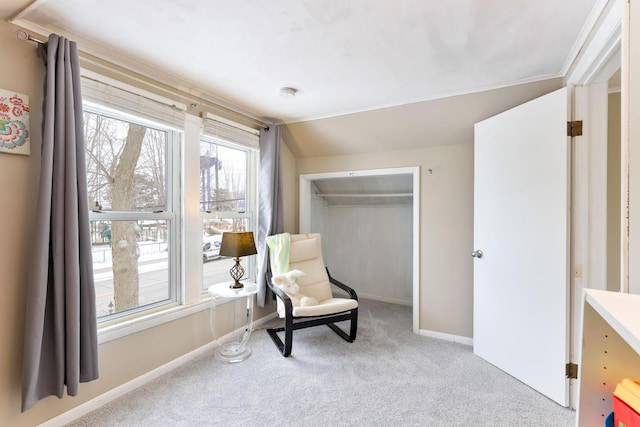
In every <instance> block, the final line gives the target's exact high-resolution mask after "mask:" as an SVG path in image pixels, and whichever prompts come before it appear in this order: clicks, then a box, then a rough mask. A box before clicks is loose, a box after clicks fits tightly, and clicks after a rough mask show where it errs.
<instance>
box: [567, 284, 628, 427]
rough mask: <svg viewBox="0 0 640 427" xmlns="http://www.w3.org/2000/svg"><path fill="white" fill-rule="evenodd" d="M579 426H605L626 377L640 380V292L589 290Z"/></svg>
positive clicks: (583, 334)
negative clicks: (613, 398)
mask: <svg viewBox="0 0 640 427" xmlns="http://www.w3.org/2000/svg"><path fill="white" fill-rule="evenodd" d="M583 307H584V311H583V314H582V325H581V331H582V332H581V334H582V349H581V354H580V363H579V373H578V383H579V386H578V390H579V391H578V393H579V394H578V407H577V417H576V426H578V427H592V426H603V425H604V418H605V416H606V415H607V414H608V413H609V412H611V408H612V403H611V401H612V394H613V391H614V389H615V387H616V385H617V384H618V382H620V381H621V380H622V379H623V378H633V379H636V380H640V295H631V294H622V293H618V292H608V291H599V290H594V289H586V290H585V291H584V305H583Z"/></svg>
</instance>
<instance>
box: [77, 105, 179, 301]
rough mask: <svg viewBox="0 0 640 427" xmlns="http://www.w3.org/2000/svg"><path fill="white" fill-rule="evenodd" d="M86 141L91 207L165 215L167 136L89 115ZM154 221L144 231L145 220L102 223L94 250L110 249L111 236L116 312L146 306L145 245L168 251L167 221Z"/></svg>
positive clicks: (147, 128) (87, 116) (86, 125)
mask: <svg viewBox="0 0 640 427" xmlns="http://www.w3.org/2000/svg"><path fill="white" fill-rule="evenodd" d="M85 138H86V145H87V152H86V156H87V182H88V198H89V204H90V206H93V207H94V209H95V210H97V211H102V212H109V211H112V212H116V211H117V212H135V211H146V212H154V211H155V212H158V211H163V210H165V205H166V191H165V185H166V184H165V175H166V152H167V132H166V131H163V130H158V129H153V128H150V127H147V126H143V125H140V124H135V123H130V122H127V121H124V120H119V119H115V118H111V117H107V116H103V115H100V114H96V113H91V112H85ZM142 222H144V221H142ZM148 222H152V223H153V224H156V225H155V226H153V227H152V226H151V225H147V227H146V229H144V230H143V228H144V227H141V221H140V220H113V221H110V222H108V223H104V224H102V225H101V228H102V229H101V230H98V229H96V234H95V239H94V242H93V243H94V247H95V245H98V244H105V237H108V239H107V240H106V243H107V244H109V245H110V250H111V254H110V255H111V256H110V258H111V268H112V274H113V277H112V289H113V290H112V292H113V301H112V302H111V310H110V312H113V313H117V312H121V311H124V310H128V309H131V308H136V307H138V306H140V305H141V303H142V302H141V297H140V286H141V285H140V271H139V265H140V257H141V243H144V242H146V241H149V240H153V241H160V242H162V241H163V240H164V243H165V244H164V245H163V246H164V247H165V249H166V246H167V245H166V238H167V232H166V221H164V222H160V223H158V222H153V221H148ZM158 224H160V225H158ZM163 229H164V230H163ZM98 232H99V234H97V233H98ZM166 295H167V292H166V285H165V292H164V297H166ZM100 309H101V307H100V306H98V310H99V311H100Z"/></svg>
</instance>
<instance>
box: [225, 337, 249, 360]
mask: <svg viewBox="0 0 640 427" xmlns="http://www.w3.org/2000/svg"><path fill="white" fill-rule="evenodd" d="M249 356H251V348H250V347H249V346H247V345H246V343H238V342H230V343H227V344H223V345H222V346H220V350H218V357H219V358H220V360H223V361H225V362H227V363H238V362H242V361H243V360H246V359H247V358H248V357H249Z"/></svg>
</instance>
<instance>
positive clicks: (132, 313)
mask: <svg viewBox="0 0 640 427" xmlns="http://www.w3.org/2000/svg"><path fill="white" fill-rule="evenodd" d="M83 111H86V112H88V113H92V114H100V115H103V116H105V117H109V118H113V119H115V120H122V121H127V122H131V123H136V124H139V125H142V126H146V127H149V128H154V129H159V130H161V131H163V132H166V133H167V147H166V149H167V150H166V159H165V162H166V180H167V182H166V188H167V194H166V196H167V197H166V202H165V210H164V211H163V212H153V211H112V210H104V211H102V210H101V211H96V210H91V211H90V212H89V221H122V220H132V221H140V220H161V221H167V228H168V240H169V246H170V250H169V259H168V272H167V280H168V282H169V283H168V291H169V296H168V298H167V299H164V300H161V301H157V302H155V303H151V304H147V305H144V306H139V307H135V308H131V309H129V310H126V311H123V312H119V313H114V314H112V315H109V316H105V317H103V318H99V319H98V328H102V327H106V326H109V325H116V324H119V323H123V322H127V321H129V320H131V319H133V318H136V317H139V316H141V315H144V314H147V313H152V312H156V311H158V310H162V309H164V308H167V307H172V306H175V305H177V304H180V303H181V298H180V292H179V288H180V286H179V279H178V278H179V277H180V265H181V264H180V262H179V260H180V248H181V245H180V241H181V230H180V229H181V227H180V210H181V209H180V193H181V190H180V187H179V183H180V177H179V174H180V145H181V140H182V137H181V133H182V132H181V131H180V130H179V129H176V128H175V127H171V126H167V125H165V124H161V123H154V122H151V121H149V120H146V119H144V118H140V117H136V116H134V115H132V114H127V113H123V112H121V111H117V110H115V109H112V108H105V107H102V106H98V105H95V104H93V103H91V102H88V101H84V102H83Z"/></svg>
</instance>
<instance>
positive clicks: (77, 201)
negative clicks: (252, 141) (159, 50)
mask: <svg viewBox="0 0 640 427" xmlns="http://www.w3.org/2000/svg"><path fill="white" fill-rule="evenodd" d="M39 50H40V51H39V53H40V56H41V57H42V58H43V60H44V64H45V67H46V78H45V86H44V106H43V116H44V119H43V129H42V130H43V135H42V159H41V166H40V187H39V190H38V212H37V216H36V223H35V225H34V227H35V239H34V242H33V253H32V257H31V262H32V265H31V269H30V276H29V281H28V288H27V304H26V308H25V313H26V330H25V341H24V361H23V362H24V363H23V371H22V381H23V382H22V411H23V412H24V411H26V410H27V409H29V408H30V407H31V406H33V405H34V404H35V403H36V402H37V401H38V400H40V399H42V398H44V397H46V396H50V395H56V396H58V397H60V398H62V396H63V394H64V387H65V386H66V388H67V394H69V395H70V396H75V395H77V394H78V388H79V383H81V382H88V381H92V380H94V379H96V378H98V343H97V324H96V307H95V289H94V284H93V264H92V259H91V240H90V236H89V206H88V201H87V188H86V187H87V179H86V166H85V157H84V156H85V148H84V132H83V119H82V96H81V93H80V65H79V59H78V51H77V46H76V44H75V42H71V41H69V40H67V39H65V38H63V37H60V36H58V35H55V34H52V35H51V36H49V40H48V42H47V44H46V45H41V46H40V49H39Z"/></svg>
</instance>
